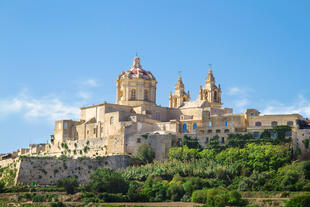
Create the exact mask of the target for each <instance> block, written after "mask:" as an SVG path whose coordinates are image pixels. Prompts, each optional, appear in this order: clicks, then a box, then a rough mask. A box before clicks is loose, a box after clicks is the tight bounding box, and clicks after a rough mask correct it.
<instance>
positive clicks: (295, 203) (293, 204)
mask: <svg viewBox="0 0 310 207" xmlns="http://www.w3.org/2000/svg"><path fill="white" fill-rule="evenodd" d="M308 206H310V194H307V195H301V196H296V197H294V198H292V199H290V200H289V202H288V203H287V204H286V207H308Z"/></svg>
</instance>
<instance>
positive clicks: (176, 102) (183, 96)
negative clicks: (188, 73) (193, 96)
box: [169, 75, 190, 108]
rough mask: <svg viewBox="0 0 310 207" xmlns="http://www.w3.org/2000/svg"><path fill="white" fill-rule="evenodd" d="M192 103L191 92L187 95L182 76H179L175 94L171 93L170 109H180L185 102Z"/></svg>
mask: <svg viewBox="0 0 310 207" xmlns="http://www.w3.org/2000/svg"><path fill="white" fill-rule="evenodd" d="M188 101H190V94H189V91H188V92H187V93H186V92H185V90H184V83H183V81H182V77H181V75H180V76H179V79H178V81H177V83H176V85H175V91H174V93H173V94H172V93H170V97H169V107H170V108H178V107H180V106H181V105H182V104H183V103H184V102H188Z"/></svg>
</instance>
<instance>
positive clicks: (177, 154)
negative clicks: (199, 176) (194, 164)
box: [169, 145, 200, 161]
mask: <svg viewBox="0 0 310 207" xmlns="http://www.w3.org/2000/svg"><path fill="white" fill-rule="evenodd" d="M198 152H199V150H198V149H190V148H188V147H187V146H186V145H185V146H183V147H174V148H171V149H170V150H169V159H171V160H173V159H176V160H180V161H190V160H193V159H199V158H200V156H199V153H198Z"/></svg>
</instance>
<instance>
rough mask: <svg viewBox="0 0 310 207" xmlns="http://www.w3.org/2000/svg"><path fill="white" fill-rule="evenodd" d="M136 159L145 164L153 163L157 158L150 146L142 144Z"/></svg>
mask: <svg viewBox="0 0 310 207" xmlns="http://www.w3.org/2000/svg"><path fill="white" fill-rule="evenodd" d="M136 157H137V158H138V159H140V160H141V161H142V163H143V164H147V163H152V162H153V160H154V158H155V152H154V151H153V150H152V148H151V146H150V145H149V144H142V145H141V146H140V147H139V149H138V151H137V154H136Z"/></svg>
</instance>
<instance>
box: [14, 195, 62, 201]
mask: <svg viewBox="0 0 310 207" xmlns="http://www.w3.org/2000/svg"><path fill="white" fill-rule="evenodd" d="M18 201H20V202H25V201H32V202H51V201H58V195H56V194H40V193H25V194H22V195H19V196H18Z"/></svg>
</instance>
